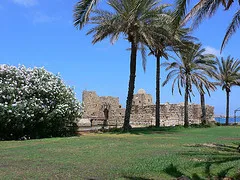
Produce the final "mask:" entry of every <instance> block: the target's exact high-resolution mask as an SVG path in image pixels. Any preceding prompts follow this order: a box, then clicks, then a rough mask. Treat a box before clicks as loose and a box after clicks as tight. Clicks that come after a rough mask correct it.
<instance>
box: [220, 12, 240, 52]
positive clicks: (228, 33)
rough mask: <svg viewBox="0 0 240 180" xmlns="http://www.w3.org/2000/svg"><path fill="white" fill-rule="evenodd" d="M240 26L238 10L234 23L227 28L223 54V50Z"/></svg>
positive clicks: (222, 46)
mask: <svg viewBox="0 0 240 180" xmlns="http://www.w3.org/2000/svg"><path fill="white" fill-rule="evenodd" d="M239 24H240V10H238V11H237V12H236V13H235V15H234V17H233V19H232V22H231V23H230V25H229V26H228V28H227V31H226V34H225V36H224V38H223V42H222V45H221V52H222V50H223V48H224V47H225V46H226V44H227V42H228V40H229V38H230V37H231V36H232V35H233V34H234V33H235V32H236V30H237V29H238V28H239Z"/></svg>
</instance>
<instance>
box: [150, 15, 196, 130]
mask: <svg viewBox="0 0 240 180" xmlns="http://www.w3.org/2000/svg"><path fill="white" fill-rule="evenodd" d="M170 15H171V21H167V22H164V21H160V20H158V22H157V23H158V24H159V23H161V22H162V25H161V26H164V27H165V31H167V32H163V30H162V29H159V28H156V35H154V41H153V44H151V45H148V48H149V50H150V54H152V55H154V56H155V58H156V109H155V121H156V124H155V126H156V127H159V126H160V70H161V68H160V64H161V63H160V59H161V58H165V59H166V60H168V58H169V56H170V55H169V54H168V52H169V51H177V50H179V47H182V45H183V43H184V42H185V41H187V40H190V39H191V40H192V39H194V38H193V37H191V36H188V33H189V32H190V30H189V29H187V28H182V27H181V26H177V25H176V24H174V22H173V13H170ZM162 34H165V36H161V35H162ZM170 57H171V56H170Z"/></svg>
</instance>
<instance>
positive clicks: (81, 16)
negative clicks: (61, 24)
mask: <svg viewBox="0 0 240 180" xmlns="http://www.w3.org/2000/svg"><path fill="white" fill-rule="evenodd" d="M97 3H98V0H80V1H79V2H77V3H76V5H75V7H74V11H73V17H74V20H73V23H74V26H75V27H77V28H79V29H82V28H83V26H84V25H85V24H86V23H87V22H88V20H89V16H90V12H91V11H92V9H93V7H94V6H95V5H96V4H97Z"/></svg>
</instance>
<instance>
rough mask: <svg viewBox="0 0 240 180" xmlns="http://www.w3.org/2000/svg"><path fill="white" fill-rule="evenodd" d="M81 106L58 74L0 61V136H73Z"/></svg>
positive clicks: (8, 137)
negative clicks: (2, 63)
mask: <svg viewBox="0 0 240 180" xmlns="http://www.w3.org/2000/svg"><path fill="white" fill-rule="evenodd" d="M81 114H82V106H81V104H80V103H79V101H78V100H77V99H76V98H75V94H74V91H73V89H72V88H70V87H68V86H66V85H65V84H64V82H63V81H62V80H61V78H60V76H59V75H54V74H52V73H50V72H48V71H46V70H45V69H44V68H33V69H31V68H26V67H24V66H19V67H15V66H8V65H0V139H19V138H21V137H23V136H28V137H31V138H43V137H56V136H70V135H73V134H74V133H75V132H76V128H77V125H76V120H77V118H78V117H80V116H81Z"/></svg>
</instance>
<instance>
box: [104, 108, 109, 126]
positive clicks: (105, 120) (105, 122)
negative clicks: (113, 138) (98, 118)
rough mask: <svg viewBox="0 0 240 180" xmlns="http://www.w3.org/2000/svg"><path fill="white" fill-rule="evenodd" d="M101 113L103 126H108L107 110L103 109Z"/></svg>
mask: <svg viewBox="0 0 240 180" xmlns="http://www.w3.org/2000/svg"><path fill="white" fill-rule="evenodd" d="M103 113H104V121H103V126H107V124H108V123H107V121H108V117H109V110H108V109H107V108H105V109H104V111H103Z"/></svg>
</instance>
